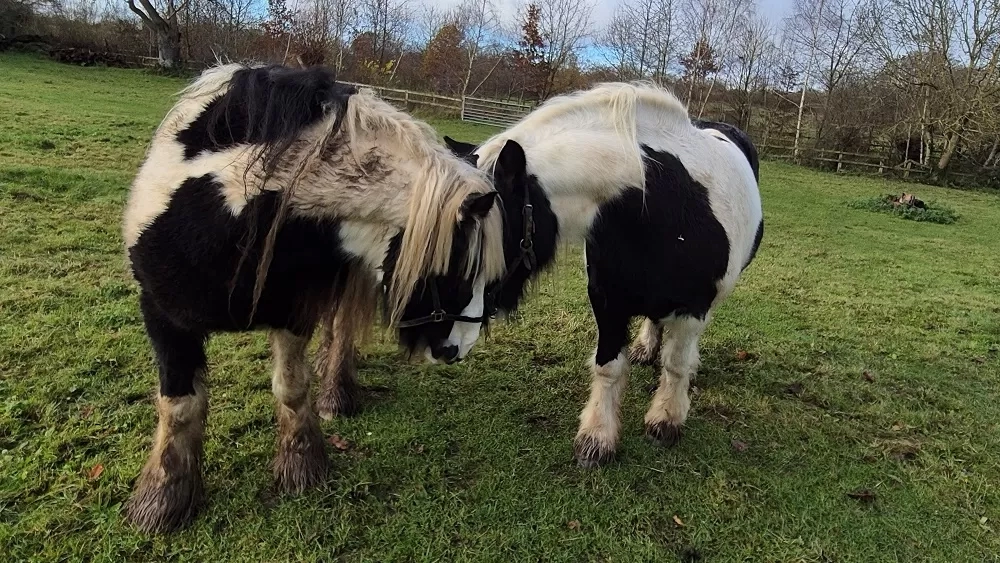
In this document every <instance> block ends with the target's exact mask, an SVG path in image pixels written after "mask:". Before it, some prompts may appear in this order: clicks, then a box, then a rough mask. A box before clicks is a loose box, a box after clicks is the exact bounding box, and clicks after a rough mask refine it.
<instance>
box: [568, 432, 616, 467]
mask: <svg viewBox="0 0 1000 563" xmlns="http://www.w3.org/2000/svg"><path fill="white" fill-rule="evenodd" d="M573 457H574V458H575V459H576V464H577V465H578V466H579V467H582V468H583V469H594V468H596V467H600V466H602V465H604V464H606V463H608V462H610V461H613V460H614V459H615V447H614V445H608V444H606V443H604V442H601V441H599V440H597V439H595V438H594V437H593V436H577V437H576V439H575V440H573Z"/></svg>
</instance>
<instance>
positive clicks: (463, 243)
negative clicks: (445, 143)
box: [383, 191, 502, 364]
mask: <svg viewBox="0 0 1000 563" xmlns="http://www.w3.org/2000/svg"><path fill="white" fill-rule="evenodd" d="M496 196H497V192H495V191H489V192H485V193H474V194H470V195H468V196H466V197H465V199H464V200H463V201H462V204H461V206H460V208H459V210H458V214H457V217H456V222H455V225H454V227H453V228H452V233H451V237H450V239H451V248H450V250H449V251H448V254H449V259H448V265H447V266H446V267H445V269H443V270H440V271H437V272H435V273H432V274H429V275H424V276H421V277H420V278H418V279H417V280H416V283H415V284H414V286H413V291H412V292H411V293H410V296H409V298H408V299H407V300H406V302H405V305H403V308H402V310H401V311H400V313H399V314H398V316H399V320H398V321H397V322H396V329H397V331H398V335H399V342H400V344H402V346H403V347H404V348H405V349H406V350H407V351H408V352H409V354H410V355H411V356H423V357H424V358H425V359H427V360H429V361H431V362H434V363H438V362H444V363H449V364H450V363H452V362H455V361H460V360H462V359H463V358H465V356H466V355H467V354H468V353H469V351H470V350H471V349H472V347H473V345H474V344H475V343H476V340H477V338H478V336H479V332H480V329H481V327H482V326H483V325H484V324H485V323H486V322H487V319H488V314H487V311H486V306H485V294H486V287H487V286H489V285H492V284H495V283H496V282H497V280H499V279H500V277H499V274H500V273H502V270H498V269H497V268H495V267H493V268H491V267H489V265H488V264H486V263H485V260H486V256H485V254H486V253H487V252H489V249H487V248H486V247H487V245H488V243H487V242H486V239H488V238H490V237H496V238H497V240H499V237H500V236H501V233H500V232H499V229H500V222H499V220H497V221H491V220H490V219H491V217H490V215H491V212H492V213H493V214H496V213H497V211H496V210H495V208H496V200H497V197H496ZM497 219H499V217H497ZM491 229H492V230H493V232H490V230H491ZM403 239H404V235H403V234H399V235H397V236H396V237H394V238H393V239H392V241H391V242H390V244H389V252H388V253H387V255H386V260H385V263H384V265H383V270H384V274H383V280H384V281H383V288H384V291H385V292H386V293H387V294H388V292H389V291H390V287H391V286H390V283H391V282H390V281H389V280H392V279H394V278H395V272H396V268H397V266H398V261H399V256H400V249H401V247H402V245H403Z"/></svg>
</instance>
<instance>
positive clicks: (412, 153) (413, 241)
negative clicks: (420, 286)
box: [344, 88, 505, 322]
mask: <svg viewBox="0 0 1000 563" xmlns="http://www.w3.org/2000/svg"><path fill="white" fill-rule="evenodd" d="M344 130H345V132H346V133H347V136H348V139H349V141H348V143H351V142H352V141H351V140H353V139H358V138H359V137H361V136H362V135H364V134H365V133H368V134H371V135H375V136H380V137H382V138H391V139H393V140H394V141H395V142H396V144H398V145H399V146H401V147H405V148H406V150H407V151H408V152H409V154H408V155H407V156H409V157H411V158H412V159H414V160H415V161H416V162H419V163H420V164H421V166H420V168H419V169H418V171H417V173H416V174H415V175H413V176H412V177H411V180H410V186H411V189H412V190H413V191H412V193H411V194H410V208H409V213H408V215H407V220H406V227H405V228H404V231H403V240H402V243H401V245H400V253H399V260H398V262H397V263H396V266H395V268H394V269H393V279H392V283H391V284H390V296H389V308H390V319H391V321H393V322H395V321H396V320H398V319H399V316H400V315H401V314H402V311H403V308H404V307H405V305H406V301H407V299H408V297H409V295H410V294H411V293H412V292H413V290H414V287H415V286H416V284H417V281H418V280H419V279H420V278H421V277H424V276H426V275H429V274H443V273H445V272H447V271H448V270H449V268H450V261H451V247H452V243H453V238H454V234H455V227H456V225H457V223H456V220H457V219H458V218H459V214H460V212H461V209H462V204H463V203H464V202H465V199H466V197H468V196H470V195H473V194H480V193H486V192H490V191H493V186H492V184H491V183H490V181H489V179H488V178H487V176H486V175H485V174H483V173H482V172H480V171H479V170H478V169H476V168H475V167H473V166H472V165H470V164H469V163H467V162H466V161H465V160H463V159H461V158H458V157H456V156H454V155H453V154H452V153H451V151H449V150H448V149H447V148H446V147H445V146H444V145H442V144H441V142H440V141H439V140H438V136H437V132H436V131H434V129H433V128H431V126H430V125H428V124H426V123H424V122H423V121H419V120H417V119H415V118H413V117H412V116H410V115H409V114H406V113H404V112H402V111H399V110H398V109H396V108H395V107H393V106H392V105H390V104H388V103H387V102H385V101H383V100H381V99H380V98H378V97H377V96H376V95H375V93H374V92H373V91H372V90H370V89H367V88H362V89H361V90H360V91H359V92H358V93H357V94H356V95H355V96H353V97H351V100H350V102H349V103H348V107H347V116H346V117H345V119H344ZM352 152H353V153H354V155H355V156H358V153H357V152H356V151H354V150H353V149H352ZM475 235H476V234H475V233H474V235H473V236H472V237H470V240H469V249H468V254H467V258H468V260H467V261H466V263H465V264H464V267H463V275H464V276H465V277H467V278H469V277H472V276H473V275H474V274H475V273H476V272H477V271H480V270H481V272H482V275H484V276H485V277H486V279H488V280H492V279H497V278H499V277H500V276H502V275H503V272H504V268H505V262H504V252H503V218H502V213H501V211H500V209H498V208H497V207H494V208H493V209H492V210H490V212H489V214H488V215H487V217H486V218H485V219H484V221H483V223H482V230H481V232H480V233H479V235H481V236H475Z"/></svg>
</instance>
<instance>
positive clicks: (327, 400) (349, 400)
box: [316, 383, 361, 420]
mask: <svg viewBox="0 0 1000 563" xmlns="http://www.w3.org/2000/svg"><path fill="white" fill-rule="evenodd" d="M360 410H361V386H360V385H358V384H357V383H351V384H347V385H339V386H338V387H337V388H335V389H331V390H324V391H323V392H322V393H321V394H320V396H319V398H317V399H316V412H317V413H319V417H320V418H322V419H323V420H333V419H334V418H336V417H338V416H343V417H349V416H354V415H356V414H358V412H360Z"/></svg>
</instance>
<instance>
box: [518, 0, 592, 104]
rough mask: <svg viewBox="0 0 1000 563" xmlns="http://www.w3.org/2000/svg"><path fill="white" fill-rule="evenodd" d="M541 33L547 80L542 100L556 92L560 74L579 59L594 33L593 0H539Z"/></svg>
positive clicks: (539, 29)
mask: <svg viewBox="0 0 1000 563" xmlns="http://www.w3.org/2000/svg"><path fill="white" fill-rule="evenodd" d="M533 5H534V6H536V7H537V8H538V13H537V16H536V17H537V23H536V26H537V30H538V31H539V32H540V33H541V38H542V39H543V43H542V48H541V53H542V60H543V61H544V63H545V64H544V78H543V82H542V89H541V92H540V97H541V98H543V99H544V98H547V97H549V95H551V94H552V93H553V86H554V85H555V80H556V74H558V73H559V71H561V70H562V69H563V68H564V67H565V66H566V65H567V64H568V63H569V62H571V61H573V60H575V59H576V58H577V54H578V51H579V50H580V48H581V47H582V46H583V41H584V39H586V38H587V37H588V36H590V34H591V32H592V29H591V27H592V22H591V15H592V14H593V12H594V4H592V3H591V2H590V0H538V3H537V4H533Z"/></svg>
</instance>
